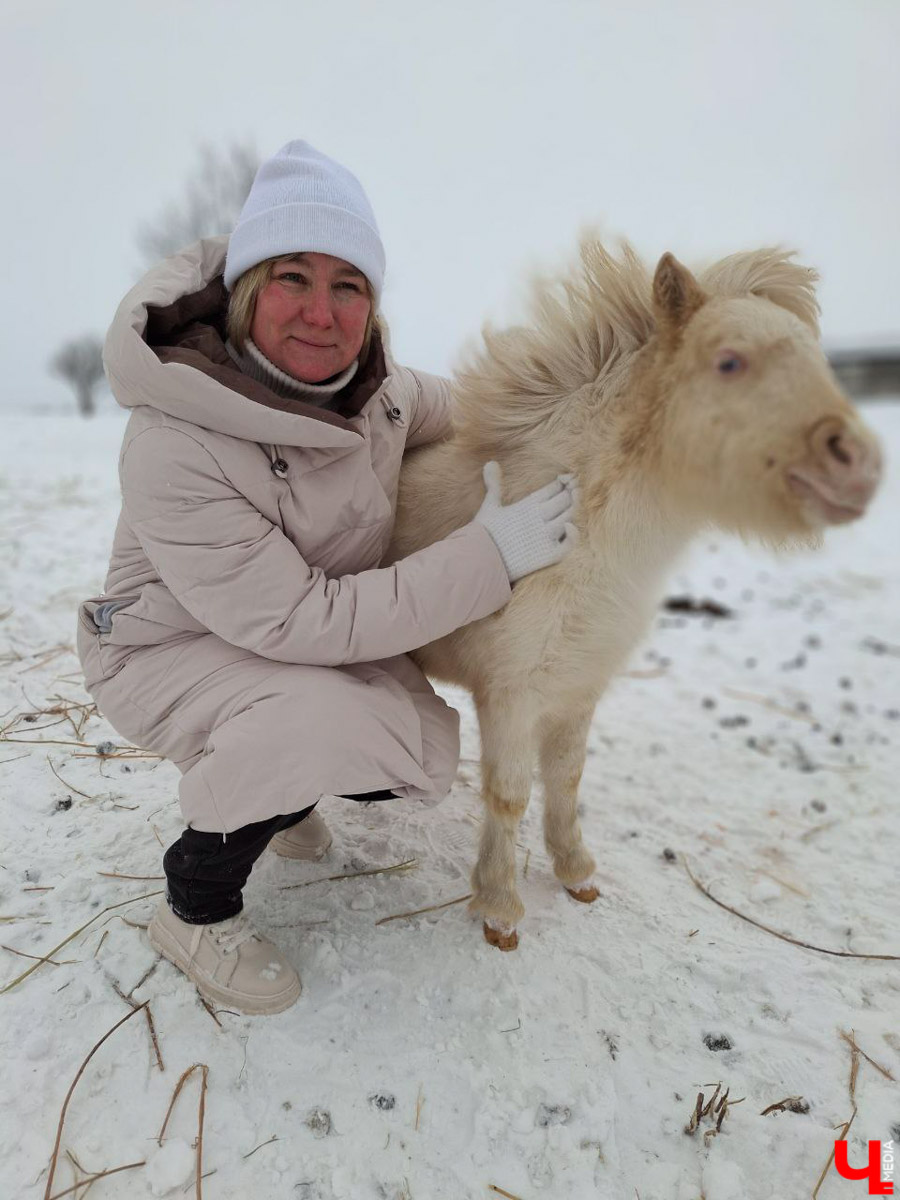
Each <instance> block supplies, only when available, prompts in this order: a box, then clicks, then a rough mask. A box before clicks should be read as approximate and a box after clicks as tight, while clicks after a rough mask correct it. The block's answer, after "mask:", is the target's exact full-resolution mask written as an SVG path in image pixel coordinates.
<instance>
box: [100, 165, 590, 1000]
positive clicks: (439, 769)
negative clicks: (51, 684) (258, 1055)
mask: <svg viewBox="0 0 900 1200" xmlns="http://www.w3.org/2000/svg"><path fill="white" fill-rule="evenodd" d="M383 276H384V250H383V248H382V244H381V240H380V237H379V234H378V230H377V227H376V224H375V219H374V217H373V215H372V211H371V208H370V206H369V203H368V200H367V198H366V196H365V194H364V192H363V190H362V188H361V186H360V184H359V182H358V181H357V180H356V178H355V177H354V176H353V175H351V174H350V172H349V171H347V170H345V169H344V168H343V167H341V166H339V165H338V164H337V163H335V162H334V161H332V160H331V159H329V158H327V157H326V156H325V155H323V154H320V153H318V152H317V151H316V150H314V149H313V148H312V147H311V146H309V145H308V144H307V143H305V142H301V141H296V142H290V143H289V144H288V145H287V146H285V147H284V148H283V149H282V150H281V151H279V153H278V154H276V155H275V156H274V157H273V158H271V159H269V160H268V161H267V162H265V163H264V164H263V165H262V167H261V168H260V170H259V172H258V174H257V176H256V179H255V181H254V183H253V187H252V189H251V192H250V195H249V197H248V199H247V202H246V204H245V205H244V209H243V211H242V213H241V216H240V219H239V221H238V224H237V226H236V228H235V230H234V233H233V234H232V236H231V238H230V240H229V239H226V238H213V239H209V240H206V241H202V242H199V243H197V244H196V245H195V246H192V247H191V248H189V249H188V250H185V251H183V252H182V253H180V254H177V255H175V256H174V257H172V258H170V259H167V260H166V261H165V262H163V263H162V264H160V265H159V266H158V267H157V268H156V269H154V270H153V271H151V272H150V274H149V275H147V276H146V277H145V278H144V279H143V280H142V282H141V283H139V284H138V285H137V287H135V288H134V289H133V291H132V292H130V293H129V295H128V296H127V297H126V298H125V300H124V301H123V302H122V305H121V306H120V308H119V311H118V313H117V315H116V318H115V320H114V322H113V325H112V327H111V329H110V332H109V335H108V338H107V342H106V347H105V355H104V357H105V362H106V368H107V372H108V375H109V379H110V382H111V385H112V388H113V391H114V392H115V395H116V398H117V400H118V401H119V403H120V404H122V405H123V406H124V407H126V408H130V409H132V414H131V419H130V420H129V423H128V427H127V429H126V432H125V438H124V442H123V447H122V452H121V458H120V476H121V485H122V513H121V517H120V519H119V524H118V527H117V529H116V534H115V540H114V544H113V551H112V560H111V563H110V569H109V575H108V577H107V583H106V592H105V594H104V595H103V596H102V597H100V598H96V599H94V600H89V601H87V602H86V603H85V604H84V605H82V608H81V613H80V621H79V639H78V645H79V653H80V656H81V661H82V664H83V666H84V672H85V678H86V683H87V687H88V690H89V691H90V692H91V694H92V695H93V697H94V698H95V700H96V701H97V704H98V707H99V708H100V710H101V711H102V712H103V713H104V715H105V716H106V717H107V718H108V719H109V720H110V721H111V723H112V724H113V725H114V726H115V728H116V729H117V730H118V731H119V732H120V733H121V734H122V735H123V736H124V737H126V738H129V739H130V740H131V741H132V742H134V743H136V744H138V745H140V746H144V747H146V748H148V749H150V750H153V751H155V752H156V753H158V754H161V755H163V756H164V757H165V758H168V759H171V760H172V761H173V762H174V763H175V764H176V766H178V768H179V770H180V771H181V772H182V779H181V785H180V802H181V807H182V811H183V813H184V817H185V821H186V823H187V828H186V829H185V830H184V832H183V833H182V835H181V837H180V838H179V839H178V841H177V842H175V843H174V845H172V846H170V847H169V849H168V851H167V852H166V854H165V856H164V859H163V865H164V870H165V873H166V881H167V888H166V899H165V901H163V902H161V904H160V906H159V910H158V912H157V914H156V915H155V916H154V918H153V921H152V922H151V925H150V930H149V934H150V940H151V942H152V944H153V945H154V946H155V947H156V949H157V950H159V951H160V952H161V953H162V954H163V955H165V957H166V958H168V959H169V960H170V961H171V962H173V963H175V964H176V965H177V966H178V967H180V968H181V969H182V970H183V971H185V972H186V974H187V975H188V976H189V977H190V978H191V979H192V980H193V981H194V982H195V983H196V984H197V986H198V988H199V990H200V992H201V993H202V994H203V995H205V996H207V997H208V998H210V999H212V1000H214V1001H215V1002H216V1003H219V1004H224V1005H226V1006H227V1007H230V1008H236V1009H240V1010H241V1011H244V1012H248V1013H270V1012H279V1011H281V1010H282V1009H284V1008H287V1007H288V1005H290V1004H292V1003H293V1002H294V1001H295V1000H296V999H297V997H298V996H299V994H300V980H299V978H298V976H297V973H296V971H295V970H294V969H293V967H292V966H291V965H290V964H289V963H288V962H287V960H286V959H285V958H284V957H283V955H282V954H281V953H280V951H279V950H278V949H277V948H276V947H275V946H274V945H272V943H271V942H269V941H268V940H266V939H265V938H263V937H262V936H261V935H260V934H259V933H257V932H256V931H255V930H254V929H253V927H252V926H251V925H250V924H249V923H248V921H247V919H246V918H245V917H244V916H243V915H239V914H241V908H242V898H241V891H242V888H243V886H244V884H245V882H246V880H247V878H248V876H249V873H250V870H251V868H252V866H253V863H254V862H255V861H256V859H257V858H258V857H259V856H260V855H261V854H262V852H263V850H264V849H265V847H266V846H267V845H268V844H269V842H270V841H272V842H273V845H274V848H275V849H276V850H277V851H278V852H279V853H281V854H284V855H287V856H288V857H293V858H317V857H320V856H321V855H322V854H324V853H325V851H326V850H327V849H328V846H329V845H330V837H329V834H328V831H327V829H326V827H325V824H324V822H323V821H322V819H321V818H320V817H319V816H318V815H317V814H315V813H313V808H314V807H315V804H316V802H317V801H318V799H319V797H320V796H322V795H324V794H332V795H345V796H348V797H350V798H351V799H362V800H366V799H387V798H390V797H392V796H406V797H408V798H412V799H416V800H421V801H423V802H434V801H437V800H439V799H441V798H442V797H443V796H444V795H445V794H446V793H447V792H448V791H449V788H450V785H451V783H452V781H453V778H454V775H455V772H456V766H457V762H458V754H459V742H458V716H457V714H456V712H455V711H454V710H453V709H451V708H449V707H448V706H447V705H446V704H445V703H444V702H443V701H442V700H441V699H440V698H439V697H437V696H436V695H435V693H434V691H433V690H432V688H431V687H430V685H429V684H428V682H427V680H426V679H425V677H424V676H423V675H422V674H421V672H420V671H419V670H418V668H417V667H416V666H415V665H414V664H413V662H412V661H411V659H409V658H408V657H407V654H406V652H407V651H409V650H412V649H414V648H415V647H417V646H421V645H424V644H425V643H427V642H430V641H432V640H434V639H435V638H438V637H441V636H443V635H444V634H446V633H448V632H450V631H451V630H453V629H456V628H458V627H459V626H461V625H464V624H466V623H467V622H469V621H473V620H477V619H478V618H481V617H484V616H487V615H488V614H489V613H492V612H495V611H496V610H497V609H499V608H501V607H502V606H503V605H504V604H505V603H506V602H507V600H508V599H509V596H510V585H511V583H512V582H514V581H515V580H516V579H518V578H521V576H522V575H524V574H527V573H528V572H530V571H533V570H537V569H539V568H541V567H544V566H548V565H550V564H552V563H554V562H557V561H559V559H560V558H561V557H562V556H563V554H564V553H565V552H566V551H567V550H568V548H569V546H570V545H571V543H572V541H573V538H574V530H573V528H572V526H571V525H569V524H568V522H569V520H570V518H571V513H572V509H573V505H574V503H575V496H574V490H573V484H572V478H571V476H559V477H558V479H556V480H554V481H552V482H551V483H550V484H548V485H547V486H546V487H544V488H542V489H541V490H540V491H538V492H535V493H533V494H532V495H531V496H528V497H526V498H525V499H524V500H521V501H519V502H518V503H516V504H512V505H508V506H505V507H503V506H501V505H500V504H499V503H498V494H497V491H498V481H497V480H496V478H495V476H494V475H493V474H490V475H488V474H486V480H487V481H488V482H489V484H490V486H489V494H488V496H487V497H486V500H485V503H484V505H483V506H482V509H481V510H480V511H479V513H478V514H477V516H476V518H475V519H474V520H473V521H472V522H471V523H470V524H469V525H466V526H465V527H464V528H462V529H459V530H457V531H456V532H454V533H452V534H451V535H450V536H449V537H447V538H445V539H444V540H443V541H441V542H438V543H436V544H435V545H432V546H430V547H428V548H427V549H425V550H422V551H420V552H418V553H417V554H414V555H411V556H410V557H409V558H407V559H404V560H402V561H401V562H398V563H395V564H394V565H393V566H391V567H387V568H379V562H380V560H381V557H382V555H383V553H384V551H385V549H386V547H387V544H388V540H389V537H390V532H391V525H392V521H393V515H394V506H395V501H396V494H397V480H398V474H399V470H400V461H401V457H402V455H403V452H404V450H405V449H407V448H409V447H412V446H417V445H422V444H423V443H426V442H429V441H432V440H434V439H436V438H440V437H442V436H443V435H444V434H445V433H446V432H447V431H448V430H449V427H450V392H449V387H448V384H447V383H446V381H444V380H441V379H437V378H435V377H434V376H430V375H426V374H425V373H423V372H421V371H415V372H414V371H410V370H408V369H407V368H405V367H400V366H398V365H397V364H395V363H393V362H392V361H391V359H390V356H389V354H388V351H387V347H386V345H385V340H384V332H383V327H382V325H381V324H380V323H379V320H378V305H379V301H380V297H381V289H382V281H383ZM492 470H493V468H492Z"/></svg>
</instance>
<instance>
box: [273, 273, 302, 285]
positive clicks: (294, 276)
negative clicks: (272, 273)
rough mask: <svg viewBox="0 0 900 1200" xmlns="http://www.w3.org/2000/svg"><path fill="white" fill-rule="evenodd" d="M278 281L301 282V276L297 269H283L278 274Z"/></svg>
mask: <svg viewBox="0 0 900 1200" xmlns="http://www.w3.org/2000/svg"><path fill="white" fill-rule="evenodd" d="M278 279H279V282H286V283H302V282H303V276H302V275H301V274H299V272H297V271H285V273H284V274H283V275H279V276H278Z"/></svg>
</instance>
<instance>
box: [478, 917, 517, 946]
mask: <svg viewBox="0 0 900 1200" xmlns="http://www.w3.org/2000/svg"><path fill="white" fill-rule="evenodd" d="M482 928H483V929H484V940H485V941H486V942H488V943H489V944H490V945H491V946H496V947H497V949H498V950H516V949H518V946H519V935H518V933H517V932H516V930H515V928H514V927H513V926H511V925H490V924H489V923H488V922H487V921H485V922H484V925H483V926H482Z"/></svg>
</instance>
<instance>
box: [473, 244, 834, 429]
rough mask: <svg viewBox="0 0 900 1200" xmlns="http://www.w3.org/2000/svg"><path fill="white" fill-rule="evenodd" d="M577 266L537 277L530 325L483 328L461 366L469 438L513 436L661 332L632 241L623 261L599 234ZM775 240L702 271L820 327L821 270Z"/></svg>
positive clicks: (733, 290)
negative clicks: (799, 260)
mask: <svg viewBox="0 0 900 1200" xmlns="http://www.w3.org/2000/svg"><path fill="white" fill-rule="evenodd" d="M579 249H580V254H579V260H578V262H577V263H576V265H575V267H574V269H573V270H571V271H569V272H568V273H567V274H565V275H560V276H555V277H553V276H550V277H547V276H540V277H538V278H536V279H535V280H534V281H533V283H532V288H531V295H530V304H529V315H530V318H531V320H530V324H528V325H516V326H513V327H511V328H509V329H504V330H497V329H494V328H492V327H491V326H490V325H487V326H485V328H484V329H483V330H482V338H483V345H481V346H480V347H478V348H477V349H476V350H475V351H474V352H470V354H469V356H468V359H467V360H466V361H465V362H464V363H463V365H462V366H461V367H460V369H459V370H458V371H457V373H456V379H455V388H456V398H457V405H458V410H457V411H458V421H457V428H458V431H459V433H461V434H462V435H463V436H464V437H467V438H468V439H470V440H476V441H479V442H492V441H496V440H497V439H498V438H500V439H503V440H507V441H508V440H509V439H514V438H515V437H516V435H517V434H521V433H525V432H526V431H527V430H529V429H531V428H533V427H534V426H535V425H536V424H539V423H540V422H541V421H543V420H546V419H548V418H550V417H552V415H553V412H554V410H557V405H558V402H559V401H560V400H561V399H563V398H564V397H567V396H571V395H572V394H573V393H575V392H577V391H578V390H579V389H580V388H582V387H584V386H585V384H599V385H600V387H601V388H602V385H603V382H604V380H605V379H606V378H608V377H609V375H610V374H611V373H612V372H613V371H614V370H615V368H616V367H617V366H618V365H619V364H620V363H621V362H622V361H623V360H624V359H625V358H627V357H628V356H630V355H631V354H632V353H634V352H635V351H636V350H638V349H640V348H641V347H642V346H643V345H645V344H646V343H647V341H648V340H649V339H650V338H651V337H652V336H653V334H654V333H655V331H656V318H655V316H654V312H653V301H652V286H653V279H652V275H651V273H650V272H649V271H648V269H647V267H646V265H645V264H644V263H643V262H642V260H641V259H640V258H639V256H638V255H637V254H636V252H635V251H634V249H633V248H632V246H631V245H630V244H629V243H628V242H624V241H623V242H622V243H621V253H620V257H619V258H615V257H614V256H613V255H612V254H610V253H609V251H607V250H606V248H605V247H604V246H603V244H602V242H601V241H600V239H599V237H597V236H596V234H591V233H589V234H586V235H585V236H584V237H583V238H582V239H581V243H580V247H579ZM793 255H794V252H793V251H789V250H783V249H781V248H779V247H768V248H765V249H761V250H750V251H745V252H742V253H739V254H732V255H729V256H728V257H727V258H723V259H721V260H720V261H719V262H717V263H714V264H713V265H712V266H710V267H707V268H706V269H705V270H703V271H701V272H699V273H698V274H697V276H696V278H697V281H698V283H699V284H700V286H701V287H702V288H703V290H704V291H705V292H707V293H708V294H709V295H716V296H731V297H737V296H746V295H753V296H763V297H765V298H766V299H768V300H771V301H772V302H773V303H775V304H778V305H780V306H781V307H782V308H785V309H787V310H788V311H790V312H792V313H794V314H795V315H796V316H797V317H799V318H800V320H802V321H803V322H804V323H805V324H807V325H809V326H810V327H811V328H812V329H813V330H814V331H815V332H816V334H818V314H819V305H818V303H817V301H816V296H815V283H816V280H817V279H818V275H817V274H816V272H815V271H812V270H810V269H809V268H808V267H804V266H801V265H800V264H799V263H797V262H794V261H793Z"/></svg>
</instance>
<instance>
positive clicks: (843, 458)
mask: <svg viewBox="0 0 900 1200" xmlns="http://www.w3.org/2000/svg"><path fill="white" fill-rule="evenodd" d="M825 445H826V446H827V447H828V453H829V454H830V455H831V456H832V458H836V459H837V461H838V462H839V463H843V464H844V466H846V467H848V466H850V464H851V463H852V462H853V455H852V454H851V453H850V451H849V450H848V449H847V446H846V444H845V443H844V442H842V441H841V435H840V434H839V433H836V434H834V435H833V436H832V437H830V438H829V439H828V441H827V442H826V443H825Z"/></svg>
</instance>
